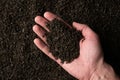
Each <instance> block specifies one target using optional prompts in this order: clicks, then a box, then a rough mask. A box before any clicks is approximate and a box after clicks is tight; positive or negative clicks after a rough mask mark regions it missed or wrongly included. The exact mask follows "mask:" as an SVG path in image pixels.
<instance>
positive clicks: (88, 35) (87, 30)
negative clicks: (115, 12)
mask: <svg viewBox="0 0 120 80" xmlns="http://www.w3.org/2000/svg"><path fill="white" fill-rule="evenodd" d="M73 27H74V28H76V29H77V30H78V31H81V32H82V35H83V36H84V37H85V38H87V39H88V38H90V39H91V38H92V39H93V38H96V37H97V34H96V33H95V32H94V31H93V30H92V29H91V28H90V27H88V26H87V25H85V24H80V23H77V22H73Z"/></svg>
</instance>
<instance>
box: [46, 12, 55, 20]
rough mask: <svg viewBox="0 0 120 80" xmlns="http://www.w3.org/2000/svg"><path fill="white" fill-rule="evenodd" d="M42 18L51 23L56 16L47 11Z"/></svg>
mask: <svg viewBox="0 0 120 80" xmlns="http://www.w3.org/2000/svg"><path fill="white" fill-rule="evenodd" d="M44 17H45V18H46V19H47V20H49V21H53V20H54V19H55V18H57V16H56V15H54V14H53V13H51V12H49V11H47V12H45V13H44Z"/></svg>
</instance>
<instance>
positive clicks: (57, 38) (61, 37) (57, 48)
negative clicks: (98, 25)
mask: <svg viewBox="0 0 120 80" xmlns="http://www.w3.org/2000/svg"><path fill="white" fill-rule="evenodd" d="M47 27H48V29H49V30H50V32H47V33H46V37H47V43H48V46H49V49H50V52H51V53H52V54H53V56H54V57H55V58H56V59H58V58H60V59H61V63H64V62H65V61H66V62H67V63H69V62H71V61H73V60H74V59H75V58H77V57H79V55H80V53H79V50H80V47H79V42H80V40H81V39H82V38H83V36H82V34H81V32H80V31H77V30H76V29H75V28H73V27H69V26H68V25H66V24H65V23H64V22H62V21H60V20H57V19H54V20H53V21H52V22H49V23H48V24H47Z"/></svg>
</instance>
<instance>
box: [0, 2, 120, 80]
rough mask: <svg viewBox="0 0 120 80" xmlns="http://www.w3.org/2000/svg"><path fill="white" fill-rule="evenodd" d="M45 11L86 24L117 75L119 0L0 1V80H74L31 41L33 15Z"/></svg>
mask: <svg viewBox="0 0 120 80" xmlns="http://www.w3.org/2000/svg"><path fill="white" fill-rule="evenodd" d="M46 10H49V11H52V12H54V13H56V14H57V15H59V16H61V17H62V18H63V19H64V20H65V21H67V22H69V24H71V23H72V21H77V22H81V23H86V24H87V25H89V26H90V27H91V28H92V29H93V30H94V31H95V32H96V33H97V34H98V35H99V36H100V39H101V43H102V47H103V50H104V55H105V60H106V61H107V62H108V63H110V64H111V65H112V66H113V68H114V69H115V71H116V73H117V74H118V75H120V62H119V61H120V49H119V48H120V1H119V0H0V80H8V79H9V80H75V78H73V77H71V76H70V75H69V74H68V73H66V72H65V71H64V70H63V69H62V68H61V67H59V66H58V65H57V64H56V63H55V62H54V61H52V60H51V59H49V58H48V57H47V56H46V55H44V54H43V53H42V52H41V51H39V50H38V49H37V48H36V47H35V45H34V44H33V39H34V38H35V37H36V36H35V34H34V33H33V31H32V25H33V24H34V17H35V16H36V15H43V13H44V12H45V11H46Z"/></svg>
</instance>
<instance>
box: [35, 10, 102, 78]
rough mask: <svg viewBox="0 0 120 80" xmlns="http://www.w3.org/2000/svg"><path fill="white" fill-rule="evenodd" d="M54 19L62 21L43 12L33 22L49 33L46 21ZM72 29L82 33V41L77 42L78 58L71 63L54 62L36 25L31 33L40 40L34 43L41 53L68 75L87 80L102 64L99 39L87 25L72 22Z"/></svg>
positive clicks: (40, 29) (41, 30) (44, 37)
mask: <svg viewBox="0 0 120 80" xmlns="http://www.w3.org/2000/svg"><path fill="white" fill-rule="evenodd" d="M55 18H57V19H59V20H62V19H61V18H59V17H58V16H56V15H54V14H53V13H50V12H45V13H44V17H41V16H37V17H36V18H35V22H36V23H37V24H39V25H40V26H42V27H43V28H44V29H45V30H46V31H48V32H49V29H48V28H47V27H46V23H48V21H52V20H54V19H55ZM62 21H63V20H62ZM65 23H66V22H65ZM73 27H74V28H76V29H77V30H78V31H81V32H82V34H83V36H84V39H82V40H81V41H80V42H79V45H80V51H79V52H80V56H79V57H78V58H77V59H74V60H73V61H72V62H71V63H64V64H62V63H61V60H60V59H57V60H56V59H55V58H54V56H53V55H52V54H51V53H50V52H49V48H48V47H47V42H46V36H45V31H44V30H43V29H42V28H41V27H39V26H38V25H34V26H33V31H34V32H35V33H36V34H37V35H38V36H39V37H40V38H41V39H38V38H36V39H35V40H34V43H35V45H36V46H37V47H38V48H39V49H40V50H41V51H43V52H44V53H45V54H46V55H47V56H49V57H50V58H51V59H53V60H54V61H56V62H57V63H58V64H59V65H60V66H61V67H63V68H64V69H65V70H66V71H67V72H68V73H69V74H71V75H72V76H74V77H76V78H77V79H80V80H89V79H90V77H91V75H92V74H93V73H94V71H95V70H96V69H97V68H98V67H99V65H102V64H103V56H102V49H101V46H100V42H99V38H98V36H97V34H96V33H95V32H94V31H92V30H91V29H90V28H89V27H88V26H87V25H84V24H80V23H76V22H73Z"/></svg>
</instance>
